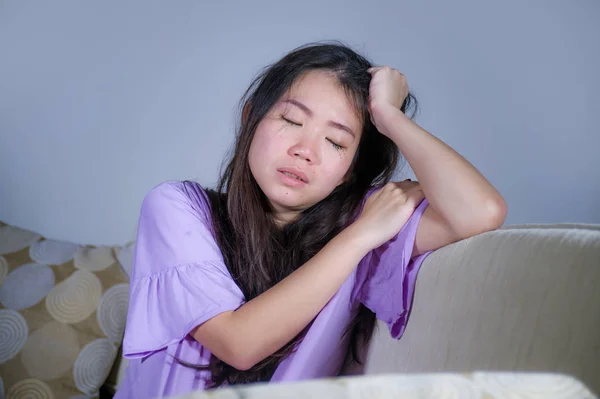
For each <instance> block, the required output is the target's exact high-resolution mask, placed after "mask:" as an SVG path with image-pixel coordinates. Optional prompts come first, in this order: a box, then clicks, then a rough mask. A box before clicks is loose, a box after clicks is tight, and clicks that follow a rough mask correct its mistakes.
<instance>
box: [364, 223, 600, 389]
mask: <svg viewBox="0 0 600 399" xmlns="http://www.w3.org/2000/svg"><path fill="white" fill-rule="evenodd" d="M472 370H535V371H544V372H546V371H550V372H561V373H566V374H571V375H574V376H576V377H577V378H579V379H580V380H581V381H583V382H584V383H585V384H587V385H588V386H589V387H590V388H591V389H592V390H594V391H596V392H600V378H598V376H600V226H594V225H535V226H533V225H531V226H527V225H525V226H513V227H508V228H503V229H500V230H496V231H492V232H488V233H484V234H481V235H478V236H475V237H471V238H469V239H467V240H463V241H460V242H458V243H454V244H452V245H449V246H447V247H444V248H441V249H439V250H438V251H435V252H434V253H432V254H431V255H429V257H428V258H427V259H426V260H425V262H424V263H423V265H422V267H421V271H420V272H419V276H418V279H417V285H416V292H415V298H414V302H413V308H412V312H411V316H410V318H409V321H408V325H407V328H406V331H405V333H404V336H403V337H402V338H401V339H400V340H399V341H396V340H392V339H391V338H390V337H389V333H388V331H387V329H386V328H385V325H382V324H381V323H380V324H379V326H378V328H377V330H376V332H375V333H374V336H373V339H372V341H371V345H370V349H369V353H368V356H367V363H366V366H365V372H366V373H367V374H378V373H387V372H438V371H450V372H463V371H472Z"/></svg>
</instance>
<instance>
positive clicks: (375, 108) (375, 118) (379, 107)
mask: <svg viewBox="0 0 600 399" xmlns="http://www.w3.org/2000/svg"><path fill="white" fill-rule="evenodd" d="M367 72H369V73H370V74H371V83H370V85H369V113H370V115H371V122H373V124H374V125H375V127H376V128H377V130H379V131H380V132H381V133H383V134H385V131H384V128H383V124H384V121H383V120H384V119H385V118H386V116H387V115H388V114H390V113H394V112H398V111H399V110H400V107H402V103H404V100H405V99H406V97H407V96H408V84H407V83H406V77H405V76H404V75H403V74H402V73H400V72H399V71H397V70H396V69H393V68H390V67H388V66H380V67H373V68H369V69H368V70H367Z"/></svg>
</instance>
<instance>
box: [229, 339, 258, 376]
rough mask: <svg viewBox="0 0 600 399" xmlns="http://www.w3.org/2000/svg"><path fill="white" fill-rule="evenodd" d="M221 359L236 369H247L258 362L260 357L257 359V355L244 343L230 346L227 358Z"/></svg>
mask: <svg viewBox="0 0 600 399" xmlns="http://www.w3.org/2000/svg"><path fill="white" fill-rule="evenodd" d="M221 360H223V361H224V362H225V363H227V364H228V365H230V366H231V367H233V368H235V369H237V370H240V371H247V370H250V369H251V368H252V367H254V366H255V365H256V364H257V363H259V362H260V360H261V359H258V357H257V355H256V354H254V353H252V352H251V351H250V350H249V349H248V346H245V345H244V346H243V347H240V346H237V347H231V348H230V350H229V351H228V356H227V359H221Z"/></svg>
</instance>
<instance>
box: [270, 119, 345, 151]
mask: <svg viewBox="0 0 600 399" xmlns="http://www.w3.org/2000/svg"><path fill="white" fill-rule="evenodd" d="M281 119H283V120H284V121H286V122H287V123H289V124H290V125H292V126H302V124H300V123H297V122H294V121H291V120H289V119H287V118H286V117H283V116H282V117H281ZM327 141H329V142H330V143H331V145H332V146H333V148H334V149H336V150H338V151H339V150H343V149H344V148H346V147H342V146H341V145H339V144H338V143H336V142H334V141H331V140H330V139H327Z"/></svg>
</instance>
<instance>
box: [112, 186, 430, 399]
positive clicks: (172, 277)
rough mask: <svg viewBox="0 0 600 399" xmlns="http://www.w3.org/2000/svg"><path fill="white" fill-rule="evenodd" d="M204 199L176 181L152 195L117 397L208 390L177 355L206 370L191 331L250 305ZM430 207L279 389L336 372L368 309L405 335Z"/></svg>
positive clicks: (327, 321)
mask: <svg viewBox="0 0 600 399" xmlns="http://www.w3.org/2000/svg"><path fill="white" fill-rule="evenodd" d="M372 191H373V190H372ZM372 191H371V192H372ZM371 192H369V194H370V193H371ZM203 194H204V193H203V188H202V187H201V186H200V185H199V184H197V183H191V182H187V183H186V182H181V181H168V182H164V183H161V184H159V185H158V186H156V187H155V188H153V189H152V190H151V191H150V192H149V193H148V194H147V195H146V197H145V198H144V201H143V203H142V207H141V214H140V218H139V225H138V232H137V240H136V246H135V253H134V258H133V266H132V271H131V283H130V291H129V310H128V314H127V324H126V328H125V337H124V340H123V357H125V358H127V359H128V360H129V365H128V367H127V370H126V375H125V378H124V380H123V382H122V383H121V386H120V387H119V390H118V392H117V393H116V395H115V398H116V399H120V398H136V399H140V398H156V397H164V396H171V395H180V394H185V393H189V392H193V391H196V390H201V389H203V388H204V387H205V383H206V381H207V380H209V379H210V372H209V371H196V370H194V369H191V368H187V367H185V366H182V365H180V364H179V363H178V362H176V361H174V360H173V356H175V357H177V358H179V359H181V360H184V361H187V362H189V363H192V364H208V363H209V360H210V356H211V353H210V352H209V350H208V349H206V348H204V347H203V346H202V344H200V343H199V342H198V341H196V340H195V339H194V338H193V337H191V336H190V335H189V332H190V331H191V330H193V329H194V327H196V326H198V325H199V324H202V323H203V322H205V321H207V320H209V319H210V318H212V317H214V316H216V315H218V314H219V313H222V312H226V311H231V310H235V309H237V308H238V307H240V306H241V305H242V304H244V302H245V299H244V295H243V294H242V291H241V290H240V289H239V287H238V286H237V285H236V284H235V283H234V281H233V279H232V278H231V275H230V274H229V271H228V270H227V267H226V266H225V263H224V262H223V256H222V254H221V251H220V250H219V247H218V246H217V243H216V241H215V240H214V238H213V236H212V234H211V233H210V230H209V228H208V227H207V223H206V216H205V215H210V213H209V212H208V204H207V203H206V201H205V199H204V196H203ZM363 204H364V202H363ZM427 205H428V202H427V200H424V201H423V202H421V204H420V205H419V206H418V207H417V209H416V210H415V212H414V213H413V215H412V216H411V218H410V219H409V220H408V222H407V223H406V224H405V226H404V227H403V228H402V230H401V231H400V232H399V233H398V235H397V236H396V237H394V238H393V239H392V240H390V241H389V242H387V243H386V244H384V245H382V246H381V247H379V248H376V249H375V250H373V251H371V252H370V253H369V254H368V255H367V256H365V257H364V258H363V259H362V260H361V262H360V263H359V265H358V266H357V268H356V269H354V272H353V273H352V274H351V275H350V276H349V277H348V279H347V280H346V281H345V282H344V283H343V285H342V286H341V288H340V289H339V290H338V292H337V293H336V294H335V295H334V296H333V298H332V299H331V300H330V301H329V302H328V303H327V305H326V306H325V307H324V308H323V309H322V310H321V312H320V313H319V314H318V315H317V317H316V318H315V319H314V321H313V323H312V325H311V327H310V328H309V330H308V332H307V334H306V336H305V338H304V340H303V341H302V342H301V344H300V345H299V347H298V349H297V350H296V352H294V353H292V354H291V355H290V356H288V357H287V358H286V359H285V360H283V361H282V362H281V363H280V365H279V366H278V368H277V370H276V371H275V374H274V375H273V377H272V379H271V381H272V382H279V381H297V380H302V379H309V378H321V377H330V376H336V375H338V373H339V372H340V369H341V367H342V363H343V361H344V359H345V356H346V352H347V349H348V344H349V340H348V337H345V338H344V339H343V340H342V335H343V333H344V329H345V328H346V327H347V325H348V323H349V322H350V321H351V320H352V319H353V318H354V317H355V316H356V314H357V312H358V309H359V305H360V303H362V304H364V305H365V306H367V307H368V308H369V309H371V310H372V311H373V312H374V313H375V314H376V316H377V318H378V319H380V320H382V321H384V322H385V323H387V325H388V327H389V330H390V333H391V335H392V337H394V338H400V336H401V335H402V333H403V332H404V327H405V325H406V321H407V317H408V313H409V310H410V306H411V301H412V295H413V291H414V287H415V280H416V277H417V272H418V270H419V267H420V265H421V263H422V261H423V259H424V258H425V257H426V256H427V255H428V254H429V253H430V252H428V253H426V254H423V255H421V256H418V257H415V258H414V259H413V260H412V261H411V259H410V257H411V254H412V249H413V245H414V240H415V236H416V230H417V225H418V223H419V220H420V218H421V216H422V215H423V212H424V211H425V208H426V207H427ZM349 335H350V334H347V336H349Z"/></svg>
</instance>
